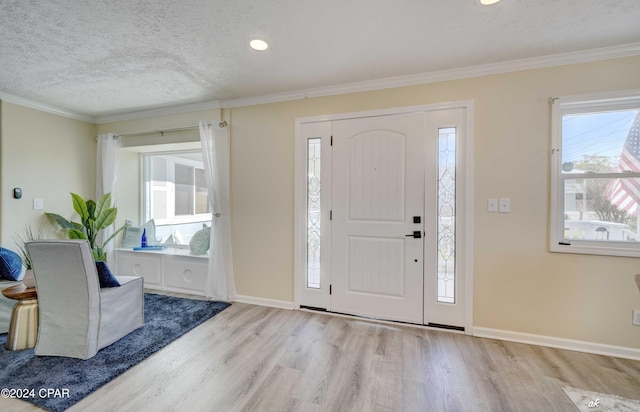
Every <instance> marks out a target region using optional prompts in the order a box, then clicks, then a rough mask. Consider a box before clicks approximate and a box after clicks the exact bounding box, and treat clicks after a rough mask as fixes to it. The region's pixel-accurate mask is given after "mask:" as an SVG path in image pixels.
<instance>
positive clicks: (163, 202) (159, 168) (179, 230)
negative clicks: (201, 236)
mask: <svg viewBox="0 0 640 412" xmlns="http://www.w3.org/2000/svg"><path fill="white" fill-rule="evenodd" d="M142 162H143V171H144V173H143V178H144V186H143V187H144V190H143V211H144V213H143V214H144V216H143V218H144V221H145V222H146V221H148V220H150V219H153V220H154V222H155V225H156V237H157V239H156V242H158V243H169V244H175V245H188V244H189V241H190V240H191V237H192V236H193V235H194V234H195V233H196V232H197V231H199V230H200V229H202V228H203V226H205V225H206V226H210V224H211V208H210V206H209V198H208V191H207V184H206V178H205V171H204V162H203V159H202V153H201V152H200V151H196V152H171V153H170V152H166V153H153V154H144V155H142Z"/></svg>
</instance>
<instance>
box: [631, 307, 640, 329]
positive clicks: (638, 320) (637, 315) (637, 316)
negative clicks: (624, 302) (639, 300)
mask: <svg viewBox="0 0 640 412" xmlns="http://www.w3.org/2000/svg"><path fill="white" fill-rule="evenodd" d="M632 323H633V324H634V325H636V326H640V309H634V310H633V320H632Z"/></svg>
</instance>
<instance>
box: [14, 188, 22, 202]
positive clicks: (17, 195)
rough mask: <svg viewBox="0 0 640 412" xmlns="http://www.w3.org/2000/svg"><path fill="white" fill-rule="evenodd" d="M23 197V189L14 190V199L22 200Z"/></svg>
mask: <svg viewBox="0 0 640 412" xmlns="http://www.w3.org/2000/svg"><path fill="white" fill-rule="evenodd" d="M21 197H22V189H20V188H19V187H15V188H13V198H14V199H20V198H21Z"/></svg>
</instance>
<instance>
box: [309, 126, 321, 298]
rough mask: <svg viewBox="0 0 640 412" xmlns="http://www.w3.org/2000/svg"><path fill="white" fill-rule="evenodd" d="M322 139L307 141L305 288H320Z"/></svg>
mask: <svg viewBox="0 0 640 412" xmlns="http://www.w3.org/2000/svg"><path fill="white" fill-rule="evenodd" d="M321 161H322V139H321V138H319V137H317V138H312V139H308V140H307V172H308V173H307V287H308V288H314V289H319V288H320V232H321V231H320V223H321V222H320V218H321V211H322V210H321V209H320V199H321V196H320V194H321V191H320V188H321V174H320V166H321Z"/></svg>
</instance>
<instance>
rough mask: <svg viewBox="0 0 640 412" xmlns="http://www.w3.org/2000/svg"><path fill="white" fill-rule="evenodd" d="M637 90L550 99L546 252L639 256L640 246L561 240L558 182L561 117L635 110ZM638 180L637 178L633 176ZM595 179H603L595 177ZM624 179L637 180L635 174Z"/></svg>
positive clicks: (560, 180)
mask: <svg viewBox="0 0 640 412" xmlns="http://www.w3.org/2000/svg"><path fill="white" fill-rule="evenodd" d="M638 107H640V89H635V90H625V91H618V92H607V93H598V94H584V95H574V96H565V97H554V98H552V99H551V199H550V209H549V210H550V213H551V216H550V219H549V220H550V229H549V235H550V236H549V238H550V239H549V250H550V251H551V252H561V253H580V254H590V255H607V256H630V257H636V256H640V242H615V241H598V240H576V239H571V240H570V241H568V240H566V239H565V238H564V200H565V199H564V185H563V184H562V183H563V178H562V153H561V148H562V116H563V115H565V114H573V113H588V112H593V111H606V110H624V109H637V108H638ZM637 175H638V176H640V174H637ZM594 177H596V176H594ZM597 177H607V176H606V175H597ZM625 177H637V176H636V173H633V174H625Z"/></svg>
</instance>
